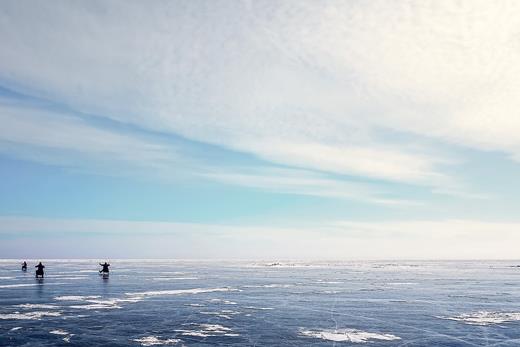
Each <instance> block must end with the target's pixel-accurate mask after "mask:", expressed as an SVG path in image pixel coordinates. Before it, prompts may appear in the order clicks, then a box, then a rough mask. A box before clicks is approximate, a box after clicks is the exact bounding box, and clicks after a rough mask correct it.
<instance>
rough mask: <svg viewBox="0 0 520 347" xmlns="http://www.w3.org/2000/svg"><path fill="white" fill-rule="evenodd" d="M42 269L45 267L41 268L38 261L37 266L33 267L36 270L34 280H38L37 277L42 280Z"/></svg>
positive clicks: (41, 265)
mask: <svg viewBox="0 0 520 347" xmlns="http://www.w3.org/2000/svg"><path fill="white" fill-rule="evenodd" d="M44 267H45V266H43V264H42V262H41V261H40V263H39V264H38V265H36V266H35V268H36V278H38V277H41V278H43V268H44Z"/></svg>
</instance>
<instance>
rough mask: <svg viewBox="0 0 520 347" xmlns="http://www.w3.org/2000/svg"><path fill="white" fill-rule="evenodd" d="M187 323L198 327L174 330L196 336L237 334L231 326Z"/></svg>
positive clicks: (233, 335)
mask: <svg viewBox="0 0 520 347" xmlns="http://www.w3.org/2000/svg"><path fill="white" fill-rule="evenodd" d="M187 325H195V326H196V327H197V328H198V329H194V330H193V329H192V330H190V329H177V330H175V331H176V332H178V333H179V334H181V335H185V336H196V337H210V336H232V337H235V336H239V334H236V333H234V332H233V330H231V328H228V327H225V326H222V325H220V324H194V323H190V324H187Z"/></svg>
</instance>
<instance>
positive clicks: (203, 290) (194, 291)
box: [125, 287, 236, 297]
mask: <svg viewBox="0 0 520 347" xmlns="http://www.w3.org/2000/svg"><path fill="white" fill-rule="evenodd" d="M231 291H236V289H233V288H227V287H224V288H193V289H174V290H152V291H148V292H139V293H125V294H126V295H128V296H131V297H133V296H157V295H183V294H201V293H213V292H231Z"/></svg>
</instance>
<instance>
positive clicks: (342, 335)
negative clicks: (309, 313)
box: [300, 329, 401, 343]
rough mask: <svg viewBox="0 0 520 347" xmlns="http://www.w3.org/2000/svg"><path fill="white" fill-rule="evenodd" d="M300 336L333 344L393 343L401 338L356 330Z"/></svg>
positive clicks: (313, 332) (304, 333)
mask: <svg viewBox="0 0 520 347" xmlns="http://www.w3.org/2000/svg"><path fill="white" fill-rule="evenodd" d="M300 334H301V335H303V336H307V337H314V338H317V339H322V340H328V341H335V342H353V343H365V342H370V341H371V340H380V341H393V340H400V339H401V338H400V337H398V336H395V335H392V334H378V333H370V332H366V331H362V330H356V329H342V330H321V331H318V330H303V329H302V330H300Z"/></svg>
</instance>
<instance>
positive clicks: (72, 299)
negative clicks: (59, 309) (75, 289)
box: [54, 295, 101, 301]
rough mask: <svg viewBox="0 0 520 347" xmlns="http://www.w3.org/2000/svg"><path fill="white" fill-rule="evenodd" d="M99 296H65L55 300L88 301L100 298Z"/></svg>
mask: <svg viewBox="0 0 520 347" xmlns="http://www.w3.org/2000/svg"><path fill="white" fill-rule="evenodd" d="M100 297H101V296H99V295H65V296H57V297H55V298H54V300H59V301H86V300H92V299H97V298H100Z"/></svg>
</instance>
